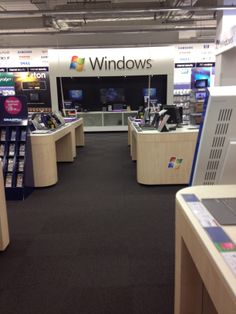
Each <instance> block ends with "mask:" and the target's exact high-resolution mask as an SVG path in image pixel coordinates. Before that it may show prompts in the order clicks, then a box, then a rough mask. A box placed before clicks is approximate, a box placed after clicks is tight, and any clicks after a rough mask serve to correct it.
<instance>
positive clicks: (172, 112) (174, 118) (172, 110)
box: [162, 105, 183, 125]
mask: <svg viewBox="0 0 236 314" xmlns="http://www.w3.org/2000/svg"><path fill="white" fill-rule="evenodd" d="M162 109H165V110H167V112H166V114H167V115H169V119H168V124H177V125H178V124H181V123H182V122H183V118H182V117H183V108H182V107H177V106H175V105H166V106H163V107H162Z"/></svg>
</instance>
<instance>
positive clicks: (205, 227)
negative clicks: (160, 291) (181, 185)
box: [174, 185, 236, 314]
mask: <svg viewBox="0 0 236 314" xmlns="http://www.w3.org/2000/svg"><path fill="white" fill-rule="evenodd" d="M235 197H236V186H235V185H227V186H223V185H218V186H205V185H204V186H195V187H188V188H185V189H182V190H180V191H179V192H178V193H177V195H176V215H175V218H176V219H175V221H176V234H175V241H176V242H175V243H176V244H175V311H174V313H175V314H190V313H191V314H199V313H202V314H217V313H219V314H220V313H221V314H226V313H227V314H235V313H236V267H235V256H236V255H235V252H236V251H235V246H234V244H233V243H235V241H236V226H221V225H219V224H218V222H216V221H215V220H214V219H212V218H211V217H209V215H208V214H207V212H206V211H205V210H204V208H203V207H202V202H201V200H202V199H206V198H235ZM202 210H203V212H202ZM201 213H203V214H201ZM214 230H215V231H214ZM213 234H215V235H217V238H216V237H213ZM210 235H211V236H210ZM223 235H224V237H225V238H227V241H226V240H225V239H223V243H222V240H221V237H222V236H223ZM229 238H230V239H231V240H229ZM231 241H233V243H232V242H231Z"/></svg>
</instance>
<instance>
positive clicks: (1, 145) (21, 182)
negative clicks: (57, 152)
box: [0, 97, 33, 200]
mask: <svg viewBox="0 0 236 314" xmlns="http://www.w3.org/2000/svg"><path fill="white" fill-rule="evenodd" d="M24 101H25V99H24V98H23V97H1V98H0V105H1V121H0V158H1V159H2V162H3V176H4V186H5V193H6V198H7V199H8V200H22V199H24V198H25V197H27V196H28V195H29V194H30V193H31V192H32V190H33V188H32V186H33V182H32V170H31V169H32V167H31V166H30V164H31V158H30V155H31V149H30V142H29V140H28V120H27V108H25V103H24ZM18 109H20V110H19V112H17V114H16V113H15V112H16V111H18ZM27 155H28V156H27Z"/></svg>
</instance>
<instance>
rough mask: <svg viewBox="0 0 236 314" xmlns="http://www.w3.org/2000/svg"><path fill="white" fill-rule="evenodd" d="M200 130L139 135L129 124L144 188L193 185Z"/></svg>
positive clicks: (139, 177) (131, 124)
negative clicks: (193, 163)
mask: <svg viewBox="0 0 236 314" xmlns="http://www.w3.org/2000/svg"><path fill="white" fill-rule="evenodd" d="M197 135H198V130H189V129H188V128H187V127H183V128H178V129H176V130H175V131H170V132H164V133H161V132H158V131H157V130H153V131H151V130H149V131H146V130H145V131H139V129H137V128H136V126H135V123H134V122H132V123H130V124H129V134H128V138H129V140H128V143H129V144H130V154H131V158H132V160H137V181H138V182H139V183H142V184H149V185H151V184H186V183H188V182H189V178H190V172H191V167H192V161H193V156H194V151H195V146H196V141H197Z"/></svg>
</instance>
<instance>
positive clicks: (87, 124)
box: [78, 111, 137, 132]
mask: <svg viewBox="0 0 236 314" xmlns="http://www.w3.org/2000/svg"><path fill="white" fill-rule="evenodd" d="M136 114H137V111H89V112H78V117H81V118H83V120H84V131H85V132H104V131H128V117H134V116H136Z"/></svg>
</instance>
